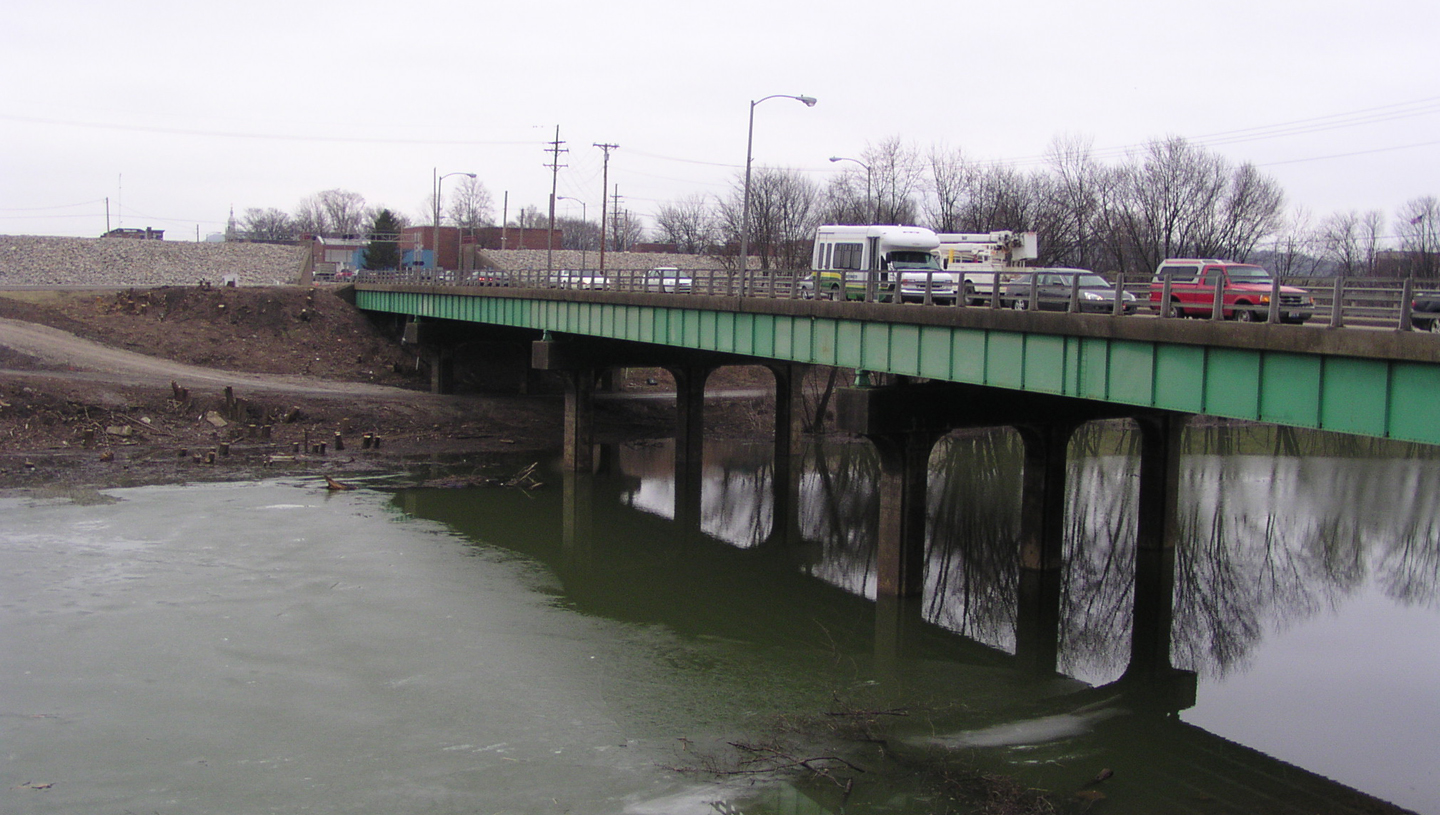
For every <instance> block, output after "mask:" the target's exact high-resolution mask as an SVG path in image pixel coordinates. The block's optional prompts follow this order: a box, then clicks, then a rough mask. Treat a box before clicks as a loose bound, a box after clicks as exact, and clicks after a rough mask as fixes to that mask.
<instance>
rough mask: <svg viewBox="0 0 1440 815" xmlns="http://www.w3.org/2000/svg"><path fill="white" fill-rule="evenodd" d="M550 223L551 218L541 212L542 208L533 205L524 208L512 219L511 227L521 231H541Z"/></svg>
mask: <svg viewBox="0 0 1440 815" xmlns="http://www.w3.org/2000/svg"><path fill="white" fill-rule="evenodd" d="M549 222H550V216H548V215H546V214H545V213H543V212H541V211H540V208H539V207H537V206H535V205H534V204H531V205H530V206H527V207H522V208H521V209H520V211H519V212H517V213H515V217H514V218H512V219H510V225H511V226H515V227H519V228H521V229H540V228H542V227H544V226H546V225H548V224H549Z"/></svg>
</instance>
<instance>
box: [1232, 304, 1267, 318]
mask: <svg viewBox="0 0 1440 815" xmlns="http://www.w3.org/2000/svg"><path fill="white" fill-rule="evenodd" d="M1231 313H1232V314H1234V315H1235V319H1237V320H1239V321H1240V322H1242V323H1253V322H1255V321H1256V319H1258V318H1259V316H1260V315H1258V314H1256V313H1255V308H1254V306H1252V305H1250V304H1249V303H1245V302H1240V303H1236V304H1235V309H1234V311H1232V312H1231Z"/></svg>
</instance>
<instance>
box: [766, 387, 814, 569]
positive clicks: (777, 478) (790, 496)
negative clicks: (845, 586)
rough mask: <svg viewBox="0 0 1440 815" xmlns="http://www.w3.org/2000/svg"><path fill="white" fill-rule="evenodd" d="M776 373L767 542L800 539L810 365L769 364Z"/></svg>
mask: <svg viewBox="0 0 1440 815" xmlns="http://www.w3.org/2000/svg"><path fill="white" fill-rule="evenodd" d="M766 367H768V368H769V370H770V373H771V374H773V375H774V377H775V431H774V432H775V438H774V443H775V455H774V462H775V464H774V471H773V474H772V477H773V479H774V481H773V483H772V489H773V492H774V495H773V502H774V503H773V504H772V506H773V512H772V514H771V519H770V538H769V540H768V541H767V543H785V542H791V541H799V540H800V513H799V511H798V509H799V506H800V468H799V467H797V466H796V462H797V461H799V460H800V456H801V454H802V452H803V450H802V437H803V436H802V432H803V428H802V427H801V424H802V422H803V421H804V416H805V405H804V389H803V388H802V387H801V383H803V382H804V381H805V373H806V371H807V370H808V369H809V366H806V365H799V364H783V365H780V364H777V365H769V366H766Z"/></svg>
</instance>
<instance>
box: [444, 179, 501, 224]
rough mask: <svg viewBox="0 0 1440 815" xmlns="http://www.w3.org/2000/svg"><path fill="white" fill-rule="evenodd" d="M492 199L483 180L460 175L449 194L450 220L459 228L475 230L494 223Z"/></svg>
mask: <svg viewBox="0 0 1440 815" xmlns="http://www.w3.org/2000/svg"><path fill="white" fill-rule="evenodd" d="M494 209H495V205H494V199H493V198H492V197H491V195H490V190H488V189H487V188H486V187H485V182H483V181H481V180H480V179H478V178H471V177H470V176H468V175H466V176H462V177H461V178H460V179H459V181H458V183H456V184H455V188H454V192H452V193H451V194H450V207H449V215H450V221H451V222H452V223H454V224H455V225H456V226H458V227H460V228H461V229H470V230H475V229H479V228H481V227H484V226H490V225H492V224H494V222H495V221H494V219H493V214H494Z"/></svg>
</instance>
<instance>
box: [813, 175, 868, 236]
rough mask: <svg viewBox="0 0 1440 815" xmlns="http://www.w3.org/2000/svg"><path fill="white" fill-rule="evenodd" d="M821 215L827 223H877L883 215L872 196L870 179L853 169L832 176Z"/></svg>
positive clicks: (823, 199) (826, 184)
mask: <svg viewBox="0 0 1440 815" xmlns="http://www.w3.org/2000/svg"><path fill="white" fill-rule="evenodd" d="M862 170H863V168H862ZM820 213H821V214H820V220H821V221H823V222H824V223H827V224H872V223H876V222H877V221H878V219H879V216H878V215H877V213H876V208H875V204H874V197H873V196H872V195H871V193H870V189H869V179H868V178H867V177H866V176H865V175H864V174H863V173H855V172H851V171H850V170H849V168H847V169H846V171H845V172H842V173H840V174H839V175H835V176H831V177H830V180H829V181H827V182H826V183H825V192H824V194H823V195H822V196H821V204H820Z"/></svg>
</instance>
